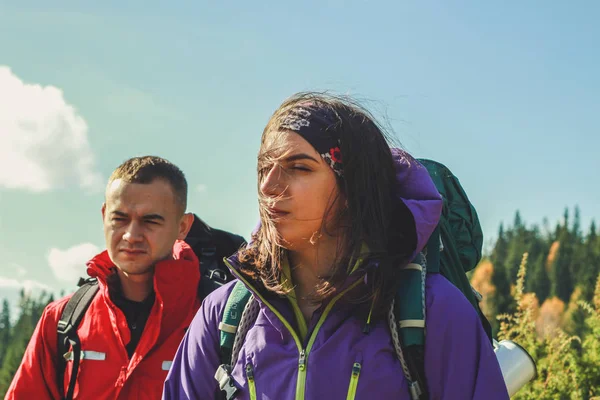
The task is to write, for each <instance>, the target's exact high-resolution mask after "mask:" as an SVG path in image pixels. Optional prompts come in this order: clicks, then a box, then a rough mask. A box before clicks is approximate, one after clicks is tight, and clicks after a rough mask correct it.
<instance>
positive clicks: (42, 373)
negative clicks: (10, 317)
mask: <svg viewBox="0 0 600 400" xmlns="http://www.w3.org/2000/svg"><path fill="white" fill-rule="evenodd" d="M65 300H66V299H65ZM65 300H61V301H58V302H54V303H51V304H49V305H48V306H46V308H45V309H44V312H43V314H42V317H41V318H40V320H39V322H38V324H37V326H36V328H35V331H34V332H33V336H32V337H31V339H30V341H29V344H28V345H27V349H26V350H25V355H24V356H23V361H21V365H20V366H19V369H18V370H17V373H16V374H15V376H14V378H13V381H12V383H11V384H10V387H9V388H8V392H7V393H6V397H5V400H19V399H39V400H45V399H48V400H53V399H59V398H60V396H59V393H58V385H57V382H56V380H57V377H56V363H57V360H58V359H57V357H58V356H57V354H56V353H57V342H58V338H57V333H56V324H57V323H58V319H59V318H60V312H61V311H62V309H63V307H64V305H65V303H66V301H65Z"/></svg>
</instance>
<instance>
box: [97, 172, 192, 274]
mask: <svg viewBox="0 0 600 400" xmlns="http://www.w3.org/2000/svg"><path fill="white" fill-rule="evenodd" d="M182 214H183V213H182V210H181V205H180V204H178V202H177V200H176V197H175V194H174V192H173V189H172V187H171V185H170V184H169V183H168V182H167V181H165V180H163V179H155V180H154V181H152V182H151V183H149V184H140V183H128V182H124V181H122V180H121V179H116V180H114V181H113V182H112V183H111V184H110V185H109V186H108V188H107V189H106V203H105V204H103V205H102V218H103V221H104V238H105V240H106V248H107V249H108V254H109V256H110V258H111V260H112V261H113V262H114V263H115V265H116V266H117V268H119V269H120V270H121V272H122V273H124V274H126V275H128V276H134V275H145V274H148V273H151V272H152V271H153V267H154V265H155V264H156V263H157V262H158V261H161V260H164V259H167V258H170V257H172V251H173V244H174V243H175V240H177V239H184V238H185V236H186V235H187V232H188V231H189V228H190V227H191V222H192V221H193V217H192V215H190V214H187V215H182Z"/></svg>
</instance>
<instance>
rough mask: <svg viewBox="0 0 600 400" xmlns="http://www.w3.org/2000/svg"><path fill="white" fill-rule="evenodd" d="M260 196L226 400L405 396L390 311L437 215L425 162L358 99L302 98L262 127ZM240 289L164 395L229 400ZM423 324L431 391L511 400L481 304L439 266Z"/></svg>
mask: <svg viewBox="0 0 600 400" xmlns="http://www.w3.org/2000/svg"><path fill="white" fill-rule="evenodd" d="M258 197H259V208H260V222H261V223H260V225H259V227H258V228H257V230H256V231H255V233H254V235H253V240H252V242H251V243H250V244H249V245H248V246H247V247H246V248H244V249H242V250H240V251H239V253H238V254H237V255H235V256H233V257H231V258H230V259H229V260H228V263H229V265H230V268H231V270H232V272H233V274H234V275H235V276H236V277H237V278H238V280H239V281H241V282H243V283H244V285H245V286H246V287H247V288H248V290H249V291H250V292H251V293H252V295H253V297H254V298H255V301H256V303H257V304H258V306H257V307H258V316H256V318H255V320H253V324H252V326H251V327H250V328H249V330H248V331H247V336H246V338H245V340H244V341H243V343H242V345H241V349H240V351H239V356H238V357H237V360H236V362H235V364H234V365H232V368H231V371H230V382H231V383H232V384H233V385H234V386H235V387H236V388H237V391H235V393H233V392H230V395H229V397H230V398H239V399H248V398H250V399H253V398H257V399H352V398H356V399H369V398H374V399H410V398H411V397H410V392H409V388H408V384H407V380H406V379H405V377H404V374H403V370H402V366H401V363H400V361H399V360H398V357H397V356H396V353H395V351H394V344H393V340H392V336H391V335H390V329H389V328H388V323H387V321H386V317H387V314H388V310H389V309H390V304H391V303H392V299H393V297H394V294H395V293H396V290H397V289H398V282H399V271H400V269H401V268H403V267H404V266H406V265H407V264H408V263H409V262H410V261H411V260H413V258H414V257H415V256H416V254H417V253H418V252H419V251H421V250H422V249H423V247H424V246H425V244H426V242H427V240H428V238H429V236H430V235H431V233H432V231H433V229H434V228H435V227H436V225H437V222H438V220H439V216H440V212H441V207H442V202H441V198H440V195H439V193H438V192H437V190H436V189H435V186H434V185H433V183H432V181H431V179H430V177H429V175H428V173H427V171H426V169H425V168H423V167H422V166H421V165H420V164H419V163H418V162H417V161H415V160H414V159H413V158H412V157H411V156H410V155H408V154H407V153H405V152H403V151H401V150H398V149H391V148H390V146H389V145H388V141H387V140H386V137H385V135H384V133H383V130H382V129H381V128H380V127H379V126H378V124H377V123H376V122H375V120H374V118H373V117H372V116H371V115H370V114H369V113H368V112H367V111H366V110H364V109H362V108H361V107H359V106H357V105H355V104H353V103H352V102H350V101H348V100H345V99H340V98H336V97H331V96H325V95H321V94H311V93H308V94H306V93H305V94H298V95H295V96H294V97H292V98H291V99H289V100H287V101H286V102H284V103H283V104H282V105H281V106H280V107H279V108H278V109H277V111H276V112H275V113H274V114H273V116H272V117H271V119H270V121H269V123H268V124H267V126H266V128H265V129H264V132H263V135H262V141H261V146H260V151H259V155H258ZM234 284H235V282H233V283H230V284H228V285H225V286H224V287H222V288H220V289H218V290H217V291H215V292H213V294H211V295H209V296H208V297H207V298H206V299H205V300H204V303H203V305H202V307H201V309H200V310H199V312H198V314H197V315H196V317H195V319H194V321H193V323H192V325H191V326H190V328H189V330H188V332H187V335H186V337H185V338H184V341H183V342H182V344H181V346H180V348H179V351H178V353H177V355H176V357H175V360H174V361H173V365H172V368H171V370H170V372H169V375H168V377H167V380H166V382H165V388H164V394H163V398H164V399H212V398H221V396H222V393H221V391H220V389H219V383H218V382H217V380H216V379H215V372H216V371H217V370H218V369H219V365H220V364H221V361H220V353H219V352H220V347H219V343H220V331H219V328H220V326H219V325H220V323H221V321H222V317H223V312H224V307H225V304H226V302H227V298H228V296H229V294H230V293H231V291H232V289H233V285H234ZM426 326H427V335H426V341H425V355H424V363H425V375H426V381H427V388H426V390H427V392H428V394H429V397H430V398H431V399H484V398H485V399H486V400H495V399H507V398H508V394H507V392H506V386H505V384H504V381H503V378H502V374H501V371H500V367H499V365H498V362H497V360H496V357H495V355H494V352H493V348H492V345H491V344H490V342H489V340H488V338H487V336H486V334H485V332H484V330H483V328H482V326H481V323H480V321H479V318H478V316H477V314H476V312H475V310H474V309H473V307H472V306H471V305H470V304H469V303H468V301H467V300H466V299H465V298H464V297H463V295H462V294H461V293H460V291H459V290H458V289H456V288H455V287H454V286H453V285H452V284H451V283H450V282H448V281H447V280H446V279H445V278H444V277H442V276H441V275H439V274H432V275H431V276H428V277H427V279H426ZM221 328H223V327H222V326H221ZM221 378H222V376H221Z"/></svg>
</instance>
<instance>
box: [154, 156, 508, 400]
mask: <svg viewBox="0 0 600 400" xmlns="http://www.w3.org/2000/svg"><path fill="white" fill-rule="evenodd" d="M394 156H395V159H396V166H397V177H398V188H397V196H398V198H399V199H400V200H401V201H403V202H404V203H405V204H406V205H407V207H408V208H409V209H410V211H411V212H412V214H413V216H414V217H415V222H416V228H417V229H416V230H417V232H416V235H417V243H418V246H417V249H415V252H416V251H420V250H421V249H422V248H423V247H424V245H425V243H426V242H427V239H428V238H429V236H430V234H431V232H432V231H433V229H434V228H435V226H436V225H437V222H438V219H439V215H440V212H441V205H442V204H441V199H440V196H439V193H438V192H437V190H436V189H435V186H434V185H433V182H432V181H431V179H430V178H429V175H428V174H427V171H426V170H425V169H424V168H423V167H422V166H420V164H418V163H417V162H416V161H414V160H413V159H412V158H411V157H410V156H408V155H407V154H406V153H404V152H401V151H395V152H394ZM230 261H231V264H232V272H233V273H234V274H235V275H236V276H238V277H239V274H238V273H237V271H236V269H237V267H238V265H237V263H236V260H235V258H232V259H230ZM242 280H243V279H242ZM246 283H247V282H246ZM356 283H357V284H362V280H358V281H356ZM233 284H234V283H230V284H227V285H225V286H223V287H222V288H220V289H218V290H216V291H215V292H213V293H212V294H211V295H209V296H208V297H207V298H206V299H205V300H204V303H203V304H202V307H201V308H200V310H199V311H198V314H197V315H196V317H195V318H194V321H193V322H192V324H191V326H190V329H189V330H188V332H187V334H186V336H185V338H184V340H183V342H182V343H181V345H180V347H179V350H178V351H177V354H176V356H175V360H174V361H173V365H172V367H171V370H170V372H169V374H168V376H167V380H166V382H165V387H164V392H163V399H213V398H217V397H216V396H217V393H218V384H217V381H216V380H215V379H214V374H215V371H216V370H217V368H218V366H219V364H220V361H219V335H220V333H219V329H218V325H219V322H220V321H221V317H222V315H223V309H224V307H225V303H226V301H227V297H228V295H229V293H230V292H231V290H232V288H233ZM247 286H248V288H249V289H250V290H251V291H252V292H253V294H254V295H255V297H256V298H257V300H258V302H259V305H260V312H259V314H258V317H257V320H256V323H255V324H254V326H253V327H252V328H250V330H249V331H248V335H247V336H246V340H245V342H244V344H243V346H242V348H241V351H240V353H239V357H238V360H237V363H236V365H234V366H233V371H232V376H233V378H234V380H235V382H236V384H237V386H238V387H239V388H240V389H241V390H240V391H239V392H238V397H237V398H239V399H254V398H256V399H264V400H266V399H271V400H275V399H277V400H279V399H354V398H356V399H371V398H373V399H407V400H409V399H410V394H409V391H408V387H407V382H406V379H405V377H404V374H403V373H402V368H401V366H400V362H399V361H398V359H397V357H396V355H395V352H394V348H393V345H392V340H391V336H390V333H389V329H388V327H387V323H386V322H385V321H380V322H378V323H376V324H375V325H374V326H372V328H371V331H370V333H368V334H365V333H363V327H364V322H365V321H364V320H362V319H359V318H357V317H356V315H355V314H356V313H355V312H354V311H355V306H353V305H350V304H348V303H345V302H338V301H337V300H338V297H339V296H336V297H334V298H333V299H332V300H330V301H329V302H328V303H326V304H323V305H322V306H321V307H320V308H319V309H318V310H317V311H316V312H315V313H314V315H313V317H312V319H311V321H310V322H309V324H308V325H309V326H308V332H309V334H308V336H307V337H306V339H305V340H302V339H301V338H299V335H298V334H297V333H296V331H297V324H296V322H295V321H296V319H295V317H294V313H293V310H292V307H291V305H290V303H289V300H288V299H287V298H282V297H279V296H275V295H273V294H270V293H265V292H264V291H257V290H256V289H255V288H254V287H252V285H248V284H247ZM342 293H343V292H342ZM340 296H343V294H340ZM426 307H427V317H426V326H427V336H426V340H425V374H426V379H427V383H428V389H429V393H430V398H431V399H485V400H496V399H508V393H507V390H506V386H505V384H504V380H503V378H502V373H501V371H500V367H499V365H498V361H497V360H496V357H495V354H494V351H493V349H492V345H491V344H490V343H489V340H488V338H487V336H486V334H485V332H484V330H483V328H482V326H481V323H480V321H479V317H478V316H477V314H476V312H475V310H474V309H473V307H472V306H471V305H470V304H469V302H468V301H467V299H466V298H465V297H464V296H463V295H462V293H460V291H459V290H458V289H457V288H455V287H454V286H453V285H452V284H451V283H450V282H448V281H447V280H446V279H445V278H444V277H443V276H441V275H433V274H432V275H429V276H428V277H427V280H426ZM249 377H250V379H249Z"/></svg>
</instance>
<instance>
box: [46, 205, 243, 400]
mask: <svg viewBox="0 0 600 400" xmlns="http://www.w3.org/2000/svg"><path fill="white" fill-rule="evenodd" d="M185 241H186V243H187V244H188V245H189V246H190V247H191V248H192V250H194V253H195V254H196V256H197V257H198V259H199V260H200V275H201V279H200V284H199V285H198V298H200V299H203V298H205V297H206V296H207V295H208V294H209V293H210V292H212V291H213V290H215V289H217V288H218V287H220V286H222V285H223V284H225V283H227V282H229V281H230V280H232V276H231V272H229V269H228V268H227V266H226V265H225V264H224V263H223V258H224V257H229V256H230V255H232V254H233V253H235V252H236V251H237V250H238V249H239V248H240V247H241V246H242V245H244V244H245V240H244V238H243V237H241V236H238V235H235V234H233V233H230V232H226V231H222V230H220V229H214V228H211V227H210V226H208V225H207V224H206V223H205V222H204V221H202V220H201V219H200V218H199V217H198V216H197V215H195V214H194V223H193V225H192V228H191V229H190V231H189V233H188V235H187V237H186V238H185ZM78 286H79V289H78V290H77V291H76V292H75V293H74V294H73V296H72V297H71V298H70V299H69V301H68V302H67V305H66V306H65V308H64V310H63V312H62V314H61V317H60V320H59V321H58V326H57V333H58V352H57V354H58V355H59V358H58V364H57V370H56V371H57V379H58V389H59V392H60V393H61V397H62V398H63V399H66V400H71V399H72V398H73V391H74V390H75V380H76V378H77V372H78V370H79V362H80V360H81V357H82V354H81V343H80V342H79V337H78V336H77V328H78V327H79V324H80V323H81V320H82V319H83V316H84V315H85V312H86V310H87V309H88V307H89V305H90V303H91V302H92V299H93V298H94V296H95V295H96V293H97V292H98V280H97V279H96V278H88V279H83V278H80V279H79V283H78ZM69 349H71V350H70V351H69ZM68 359H72V360H73V372H72V374H71V378H70V380H69V387H68V390H67V393H66V395H65V394H64V393H63V381H64V374H65V371H66V368H67V360H68Z"/></svg>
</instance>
